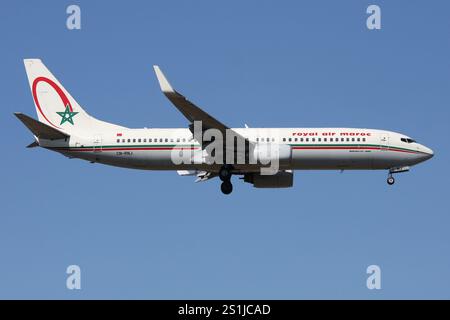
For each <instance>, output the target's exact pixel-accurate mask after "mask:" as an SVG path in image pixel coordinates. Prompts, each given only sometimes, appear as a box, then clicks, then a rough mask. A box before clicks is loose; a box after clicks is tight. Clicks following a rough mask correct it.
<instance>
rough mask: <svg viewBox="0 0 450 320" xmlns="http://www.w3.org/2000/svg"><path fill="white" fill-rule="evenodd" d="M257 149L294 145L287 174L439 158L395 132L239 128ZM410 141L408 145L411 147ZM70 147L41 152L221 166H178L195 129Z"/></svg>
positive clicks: (97, 139)
mask: <svg viewBox="0 0 450 320" xmlns="http://www.w3.org/2000/svg"><path fill="white" fill-rule="evenodd" d="M232 130H234V131H235V132H237V133H238V134H240V135H242V136H243V137H245V138H247V139H248V140H249V141H250V142H253V143H255V144H278V145H288V146H290V149H291V159H290V161H289V162H288V163H284V164H282V167H281V169H287V170H288V169H292V170H308V169H318V170H322V169H338V170H352V169H390V168H396V167H402V166H412V165H415V164H417V163H420V162H422V161H425V160H427V159H429V158H431V157H432V156H433V152H432V150H431V149H429V148H427V147H425V146H423V145H421V144H419V143H416V142H414V141H413V140H411V139H409V138H408V137H407V136H405V135H403V134H399V133H396V132H392V131H383V130H375V129H355V128H235V129H232ZM407 139H408V142H407ZM67 140H68V141H62V140H56V141H49V140H41V141H39V144H40V146H42V147H45V148H48V149H51V150H55V151H58V152H61V153H63V154H64V155H66V156H68V157H71V158H80V159H85V160H88V161H92V162H98V163H103V164H108V165H113V166H118V167H126V168H134V169H145V170H208V171H213V172H214V171H218V170H219V169H220V165H211V164H204V163H184V164H176V163H174V161H173V158H172V156H173V154H172V153H173V152H174V151H179V150H183V152H193V153H195V152H198V151H199V150H201V148H200V144H199V143H198V142H197V141H196V140H194V139H193V135H192V133H191V131H189V129H126V128H120V127H119V128H118V129H115V130H107V131H104V132H98V134H93V135H92V136H75V135H73V136H71V137H70V138H68V139H67ZM259 168H260V165H258V164H244V165H236V166H235V172H236V173H239V172H255V171H258V170H259Z"/></svg>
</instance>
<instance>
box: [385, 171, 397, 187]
mask: <svg viewBox="0 0 450 320" xmlns="http://www.w3.org/2000/svg"><path fill="white" fill-rule="evenodd" d="M387 183H388V185H390V186H392V185H393V184H394V183H395V179H394V177H393V176H392V173H389V176H388V178H387Z"/></svg>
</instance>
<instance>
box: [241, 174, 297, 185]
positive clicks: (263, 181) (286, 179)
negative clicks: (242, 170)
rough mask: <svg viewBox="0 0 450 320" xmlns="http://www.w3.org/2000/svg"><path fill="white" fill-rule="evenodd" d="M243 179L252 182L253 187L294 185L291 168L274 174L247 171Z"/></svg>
mask: <svg viewBox="0 0 450 320" xmlns="http://www.w3.org/2000/svg"><path fill="white" fill-rule="evenodd" d="M244 181H245V182H248V183H252V184H253V186H254V187H255V188H290V187H292V186H293V185H294V174H293V173H292V170H286V171H279V172H278V173H277V174H274V175H261V174H259V173H247V174H245V175H244Z"/></svg>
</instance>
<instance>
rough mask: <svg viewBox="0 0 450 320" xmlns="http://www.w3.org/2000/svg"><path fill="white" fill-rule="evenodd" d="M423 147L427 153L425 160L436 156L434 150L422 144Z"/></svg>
mask: <svg viewBox="0 0 450 320" xmlns="http://www.w3.org/2000/svg"><path fill="white" fill-rule="evenodd" d="M421 149H422V151H423V152H424V153H425V160H428V159H431V158H433V156H434V152H433V150H431V149H430V148H428V147H426V146H423V145H422V146H421Z"/></svg>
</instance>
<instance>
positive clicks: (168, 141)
mask: <svg viewBox="0 0 450 320" xmlns="http://www.w3.org/2000/svg"><path fill="white" fill-rule="evenodd" d="M24 64H25V70H26V73H27V77H28V81H29V84H30V88H31V93H32V97H33V101H34V104H35V107H36V112H37V115H38V120H35V119H33V118H32V117H29V116H27V115H25V114H23V113H19V112H16V113H14V114H15V116H16V117H17V118H18V119H19V120H20V121H22V122H23V124H24V125H25V126H26V127H27V128H28V129H29V130H30V131H31V132H32V133H33V135H34V138H35V140H34V142H33V143H31V144H30V145H28V147H30V148H31V147H38V146H39V147H42V148H45V149H48V150H51V151H55V152H58V153H61V154H63V155H64V156H66V157H69V158H79V159H83V160H87V161H90V162H92V163H100V164H105V165H112V166H117V167H124V168H133V169H143V170H176V171H177V172H178V174H179V175H181V176H195V177H196V182H200V181H207V180H210V179H212V178H215V177H219V179H220V180H221V181H222V183H221V191H222V192H223V193H224V194H230V193H231V192H232V190H233V185H232V183H231V178H232V176H240V177H241V179H243V180H244V182H247V183H250V184H252V185H253V186H254V187H256V188H289V187H292V186H293V180H294V170H341V171H343V170H388V178H387V183H388V184H389V185H392V184H394V182H395V180H394V177H393V174H395V173H400V172H406V171H409V169H410V167H412V166H414V165H416V164H418V163H421V162H424V161H426V160H428V159H430V158H432V157H433V151H432V150H431V149H430V148H428V147H426V146H425V145H422V144H419V143H417V142H416V141H415V140H413V139H412V138H410V137H409V136H407V135H404V134H401V133H397V132H393V131H386V130H375V129H361V128H249V127H248V126H247V125H245V128H230V127H228V126H226V125H225V124H223V123H222V122H220V121H219V120H217V119H216V118H214V117H213V116H211V115H209V114H208V113H206V112H205V111H204V110H202V109H201V108H199V107H198V106H196V105H195V104H194V103H192V102H190V101H189V100H187V99H186V98H185V97H184V96H183V95H182V94H180V93H179V92H177V91H176V90H174V89H173V87H172V86H171V84H170V83H169V82H168V80H167V78H166V77H165V75H164V74H163V72H162V71H161V69H160V68H159V67H158V66H153V67H154V71H155V73H156V77H157V80H158V82H159V85H160V88H161V90H162V92H163V93H164V95H165V96H166V97H167V98H168V99H169V100H170V101H171V102H172V104H173V105H174V106H175V107H176V108H177V109H178V110H179V111H180V112H181V113H182V114H183V115H184V116H185V117H186V118H187V120H188V121H189V126H187V128H173V129H171V128H164V129H163V128H144V129H130V128H127V127H123V126H120V125H116V124H112V123H108V122H105V121H101V120H98V119H96V118H94V117H92V116H90V115H89V114H88V113H87V112H86V111H85V110H84V109H83V108H82V107H81V106H80V104H78V102H77V101H76V100H75V99H74V98H73V97H72V96H71V95H70V93H69V92H68V91H67V90H66V89H65V88H64V87H63V86H62V84H61V83H60V82H59V81H58V80H57V79H56V78H55V77H54V76H53V74H52V73H51V72H50V71H49V70H48V69H47V67H46V66H45V65H44V64H43V63H42V61H41V60H40V59H24ZM196 124H201V126H200V129H199V128H198V126H197V129H196ZM208 130H212V131H214V130H215V131H214V132H216V133H217V135H219V134H223V135H224V136H225V135H227V137H228V135H229V134H231V135H232V136H234V137H235V138H236V139H241V141H244V147H243V148H236V145H237V140H236V139H233V140H228V139H227V140H226V141H225V142H224V140H222V141H221V142H222V144H218V147H217V148H216V150H215V151H214V150H211V149H209V150H208V148H209V147H210V146H211V145H212V144H213V143H215V142H216V141H215V138H214V137H215V136H214V137H212V136H211V137H210V138H211V139H209V140H208V139H203V136H202V134H206V133H207V132H208ZM222 139H223V138H222ZM217 141H218V142H219V140H217ZM267 150H271V152H267ZM273 150H275V151H274V152H272V151H273ZM215 152H217V155H218V157H214V156H215ZM181 153H182V154H183V155H182V156H183V160H187V161H174V159H176V157H175V158H174V154H175V155H176V154H181ZM217 158H218V159H219V160H222V161H217ZM238 158H239V159H240V160H243V161H236V159H238ZM250 158H252V159H253V160H254V161H250ZM211 159H213V160H214V161H211ZM272 162H274V163H276V166H274V168H272V169H274V170H272V172H271V173H270V174H268V173H267V172H266V173H264V172H263V171H262V170H263V169H265V168H267V167H269V166H271V165H272Z"/></svg>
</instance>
